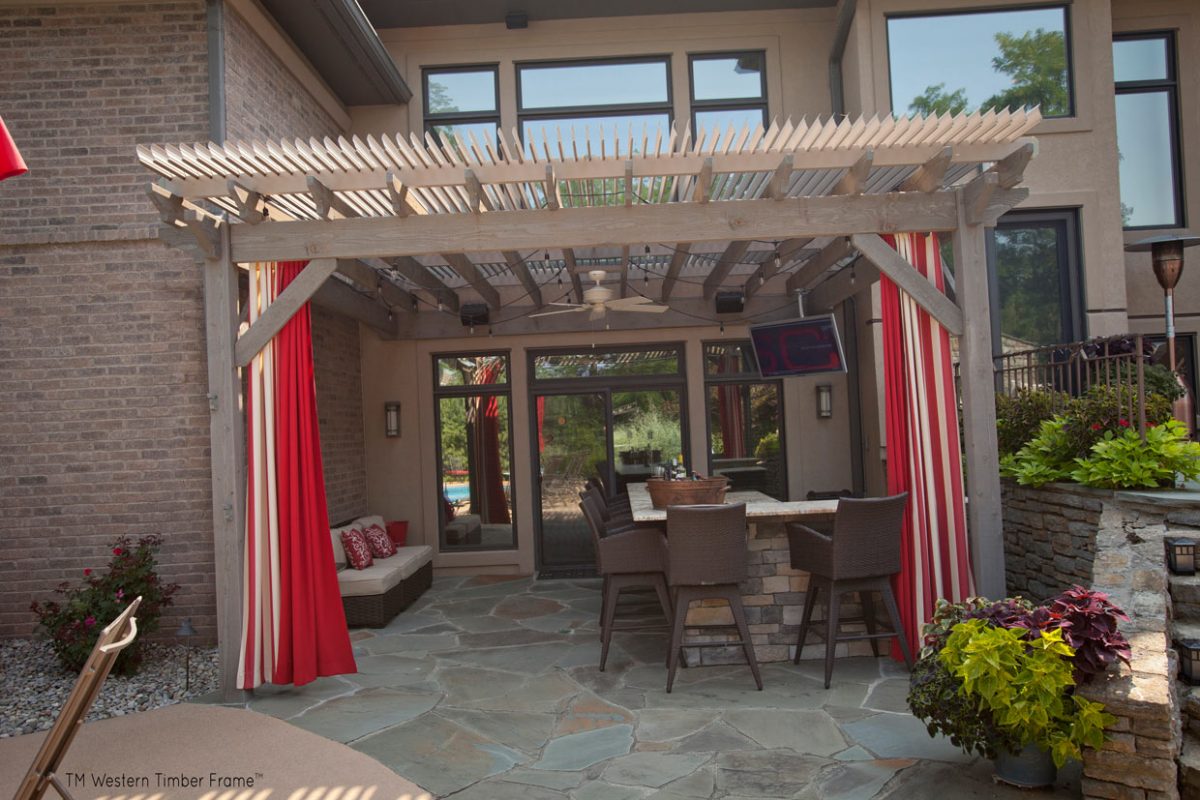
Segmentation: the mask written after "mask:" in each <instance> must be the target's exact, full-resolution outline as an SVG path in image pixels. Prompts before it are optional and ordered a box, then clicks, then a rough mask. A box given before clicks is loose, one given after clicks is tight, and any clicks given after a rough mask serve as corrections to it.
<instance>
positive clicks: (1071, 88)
mask: <svg viewBox="0 0 1200 800" xmlns="http://www.w3.org/2000/svg"><path fill="white" fill-rule="evenodd" d="M1071 4H1072V0H1064V1H1063V2H1057V3H1025V4H1021V5H1013V6H1007V5H1005V6H999V5H996V6H982V7H979V8H956V9H949V10H938V11H903V12H897V13H895V14H885V15H884V24H883V35H884V40H885V42H886V45H887V46H886V47H885V48H884V55H885V56H886V58H887V61H886V63H887V79H888V105H889V107H890V108H891V109H892V116H893V117H902V116H903V117H907V116H909V114H908V112H907V111H904V112H903V113H901V112H898V111H897V110H896V98H895V92H894V87H893V81H892V31H891V27H890V25H889V23H890V22H891V21H892V20H893V19H913V18H921V17H923V18H931V17H965V16H967V15H968V14H995V13H999V12H1005V11H1041V10H1046V9H1059V10H1061V11H1062V12H1063V36H1064V37H1065V41H1064V45H1065V50H1066V52H1065V55H1066V60H1067V112H1066V113H1065V114H1054V115H1050V114H1043V115H1042V119H1043V120H1059V119H1075V118H1078V117H1079V103H1078V98H1077V97H1076V92H1075V83H1076V82H1075V48H1074V41H1075V35H1074V30H1073V28H1072V24H1071V23H1072V20H1071Z"/></svg>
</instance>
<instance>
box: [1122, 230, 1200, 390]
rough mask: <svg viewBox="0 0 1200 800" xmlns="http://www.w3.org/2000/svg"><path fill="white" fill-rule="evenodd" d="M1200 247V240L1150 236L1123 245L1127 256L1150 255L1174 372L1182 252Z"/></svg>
mask: <svg viewBox="0 0 1200 800" xmlns="http://www.w3.org/2000/svg"><path fill="white" fill-rule="evenodd" d="M1198 244H1200V236H1151V237H1150V238H1149V239H1142V240H1141V241H1140V242H1134V243H1133V244H1130V245H1126V246H1125V250H1126V252H1130V253H1144V252H1146V251H1149V252H1150V259H1151V261H1152V262H1153V264H1154V277H1156V278H1158V285H1159V286H1161V287H1162V288H1163V306H1164V309H1165V314H1166V318H1167V359H1168V361H1169V362H1170V367H1171V372H1174V371H1175V286H1176V284H1178V283H1179V277H1180V276H1181V275H1183V248H1185V247H1194V246H1195V245H1198Z"/></svg>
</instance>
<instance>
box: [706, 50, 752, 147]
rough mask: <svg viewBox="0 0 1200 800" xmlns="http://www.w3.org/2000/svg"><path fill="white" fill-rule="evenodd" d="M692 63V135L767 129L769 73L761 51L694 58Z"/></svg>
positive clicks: (707, 54) (711, 54)
mask: <svg viewBox="0 0 1200 800" xmlns="http://www.w3.org/2000/svg"><path fill="white" fill-rule="evenodd" d="M689 62H690V63H689V66H690V75H691V91H692V130H693V131H697V132H698V131H700V130H701V129H703V130H712V129H714V128H715V129H718V130H721V131H727V130H728V129H729V128H730V127H732V128H733V129H734V130H735V131H741V130H742V128H743V127H748V128H749V129H750V130H751V131H753V130H754V129H755V128H756V127H757V126H758V125H759V124H762V125H763V126H766V124H767V71H766V56H765V54H764V53H763V52H762V51H761V50H760V51H756V52H748V53H703V54H695V55H692V56H690V57H689Z"/></svg>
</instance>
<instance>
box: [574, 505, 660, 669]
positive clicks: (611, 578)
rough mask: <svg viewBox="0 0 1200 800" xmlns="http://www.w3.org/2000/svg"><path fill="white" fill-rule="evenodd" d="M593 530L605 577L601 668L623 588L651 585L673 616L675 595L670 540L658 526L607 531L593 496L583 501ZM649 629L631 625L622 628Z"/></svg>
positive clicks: (601, 571)
mask: <svg viewBox="0 0 1200 800" xmlns="http://www.w3.org/2000/svg"><path fill="white" fill-rule="evenodd" d="M579 507H580V508H581V509H582V510H583V516H584V517H585V518H586V519H587V522H588V528H589V529H590V530H591V533H592V545H593V546H594V547H595V548H596V571H597V572H598V573H600V577H601V578H602V583H601V588H600V601H601V611H600V642H601V645H600V671H601V672H603V671H604V666H605V664H606V663H607V662H608V647H609V645H610V644H611V643H612V634H613V628H614V627H615V625H614V623H615V620H616V615H617V600H618V598H620V596H621V592H622V591H624V590H625V589H630V588H633V587H635V586H649V587H650V588H652V589H654V592H655V594H656V595H657V596H658V603H659V605H660V606H662V610H663V614H664V615H665V616H666V618H667V619H668V620H670V619H671V618H672V614H671V598H670V595H669V594H668V592H667V582H666V576H665V574H664V573H665V572H666V567H667V563H666V562H667V553H666V551H667V540H666V539H665V538H664V537H663V535H662V531H659V530H657V529H655V528H633V529H631V530H626V531H622V532H621V533H610V534H608V535H607V536H606V535H604V533H603V530H604V527H603V522H602V520H601V519H600V509H599V508H598V507H597V506H596V502H595V500H594V499H593V498H591V497H585V498H583V500H582V501H581V502H580V503H579ZM638 629H645V626H638V627H633V626H627V627H625V628H622V629H621V630H638Z"/></svg>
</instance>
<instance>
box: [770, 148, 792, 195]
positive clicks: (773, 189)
mask: <svg viewBox="0 0 1200 800" xmlns="http://www.w3.org/2000/svg"><path fill="white" fill-rule="evenodd" d="M794 161H795V159H794V158H793V157H792V154H791V153H788V154H787V155H786V156H784V157H783V158H782V159H780V161H779V166H778V167H776V168H775V172H774V173H772V174H771V180H770V181H768V182H767V188H766V189H765V190H764V191H763V197H767V198H770V199H771V200H782V199H783V198H785V197H787V181H788V178H790V177H792V171H793V170H792V163H793V162H794Z"/></svg>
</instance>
